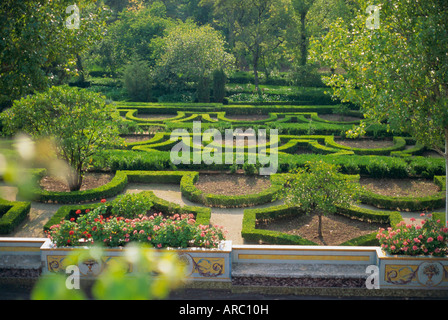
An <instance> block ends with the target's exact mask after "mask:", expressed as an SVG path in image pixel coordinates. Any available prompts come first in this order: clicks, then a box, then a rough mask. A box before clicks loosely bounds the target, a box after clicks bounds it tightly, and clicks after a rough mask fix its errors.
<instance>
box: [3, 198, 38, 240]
mask: <svg viewBox="0 0 448 320" xmlns="http://www.w3.org/2000/svg"><path fill="white" fill-rule="evenodd" d="M30 209H31V202H23V201H7V200H4V199H0V234H8V233H11V232H13V231H14V229H15V228H16V227H17V226H18V225H19V224H20V223H21V222H23V221H24V220H25V219H26V217H27V216H28V214H29V212H30Z"/></svg>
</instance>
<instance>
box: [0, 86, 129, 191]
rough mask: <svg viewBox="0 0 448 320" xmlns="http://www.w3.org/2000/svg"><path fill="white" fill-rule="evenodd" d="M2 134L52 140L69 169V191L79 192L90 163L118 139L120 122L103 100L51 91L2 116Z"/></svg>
mask: <svg viewBox="0 0 448 320" xmlns="http://www.w3.org/2000/svg"><path fill="white" fill-rule="evenodd" d="M1 120H3V123H4V128H3V130H4V131H5V132H6V133H7V134H9V135H12V134H17V133H19V132H25V133H27V134H29V135H30V136H31V137H32V138H33V139H47V138H48V139H53V140H54V142H55V143H54V145H55V146H56V154H57V155H58V157H59V158H60V159H62V160H64V161H66V162H67V163H68V164H69V165H70V167H71V168H72V170H71V172H68V173H67V182H68V185H69V188H70V190H71V191H75V190H79V189H80V187H81V184H82V179H83V174H84V171H85V170H86V168H87V165H88V161H89V159H90V158H91V157H92V156H93V155H95V154H97V153H98V152H100V151H101V150H103V149H105V148H107V147H111V146H112V145H113V144H114V143H117V141H120V139H119V132H118V127H119V124H120V122H121V119H120V117H119V115H118V113H117V112H116V110H115V108H114V107H113V106H112V105H108V104H106V102H105V99H104V98H103V97H102V96H101V95H99V94H97V93H93V92H90V91H88V90H85V89H78V88H71V87H67V86H60V87H52V88H50V89H49V90H48V91H46V92H42V93H37V94H35V95H31V96H28V97H25V98H22V99H20V100H16V101H14V103H13V106H12V107H11V108H9V109H7V110H6V111H4V112H3V113H2V114H1Z"/></svg>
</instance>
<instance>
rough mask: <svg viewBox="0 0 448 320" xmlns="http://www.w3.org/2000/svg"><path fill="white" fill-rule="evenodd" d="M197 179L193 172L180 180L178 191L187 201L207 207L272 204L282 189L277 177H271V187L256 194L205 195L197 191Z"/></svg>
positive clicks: (197, 174) (195, 173)
mask: <svg viewBox="0 0 448 320" xmlns="http://www.w3.org/2000/svg"><path fill="white" fill-rule="evenodd" d="M198 178H199V173H197V172H193V173H190V174H189V175H185V176H184V177H183V178H182V181H181V184H180V189H181V192H182V195H183V196H185V197H186V198H187V199H188V200H190V201H192V202H196V203H201V204H204V205H206V206H209V207H224V208H235V207H248V206H254V205H260V204H265V203H269V202H272V201H274V200H275V199H276V195H277V193H278V192H279V191H280V189H281V188H282V186H281V184H280V179H279V177H278V175H271V183H272V185H271V186H270V187H269V188H267V189H265V190H263V191H260V192H258V193H254V194H247V195H241V196H227V195H216V194H210V193H208V194H207V193H205V192H203V191H201V190H199V189H198V188H197V187H196V186H195V183H196V182H197V180H198Z"/></svg>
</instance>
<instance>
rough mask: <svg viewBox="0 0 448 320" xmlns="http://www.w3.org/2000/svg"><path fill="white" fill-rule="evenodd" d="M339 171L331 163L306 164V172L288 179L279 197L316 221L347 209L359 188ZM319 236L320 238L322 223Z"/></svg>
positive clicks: (298, 170)
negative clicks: (313, 217)
mask: <svg viewBox="0 0 448 320" xmlns="http://www.w3.org/2000/svg"><path fill="white" fill-rule="evenodd" d="M338 171H339V167H338V166H336V165H334V164H331V163H326V162H323V161H318V162H307V163H306V164H305V168H298V169H297V170H295V171H294V172H293V173H292V174H291V175H289V176H288V177H287V179H286V181H285V189H283V190H284V191H283V193H282V196H283V197H284V198H285V202H286V204H288V205H292V206H296V207H298V208H300V210H302V211H304V212H306V213H307V214H309V213H317V214H318V216H319V217H321V216H322V215H327V214H329V213H336V212H337V211H338V209H339V208H347V207H349V206H350V205H351V203H352V202H353V201H354V199H355V198H356V196H357V194H358V192H359V191H358V186H357V184H356V183H353V182H352V181H349V180H348V179H347V177H345V176H344V175H342V174H340V173H339V172H338ZM318 233H319V236H320V237H322V229H321V219H319V230H318Z"/></svg>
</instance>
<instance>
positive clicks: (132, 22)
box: [86, 2, 173, 74]
mask: <svg viewBox="0 0 448 320" xmlns="http://www.w3.org/2000/svg"><path fill="white" fill-rule="evenodd" d="M172 24H173V21H172V20H171V19H169V18H167V17H166V8H165V6H164V5H163V3H161V2H154V3H153V4H151V5H150V6H147V7H146V6H144V5H143V4H141V5H139V6H137V7H129V8H128V9H125V10H123V11H122V12H121V13H119V14H118V19H117V20H116V21H115V22H113V23H111V24H110V25H109V27H108V31H107V33H106V35H105V36H104V38H103V39H102V41H101V42H99V43H98V44H97V45H96V46H95V47H94V48H93V49H92V50H91V52H90V53H89V54H88V55H87V56H86V58H87V59H88V61H89V64H90V65H93V64H97V65H99V66H100V67H103V68H104V69H105V70H107V71H109V72H111V73H113V74H114V73H117V72H119V71H122V68H123V66H125V65H126V64H127V63H128V62H131V61H132V60H134V59H141V60H145V61H146V62H147V63H148V64H149V65H150V66H153V65H154V63H155V52H156V51H157V49H158V45H157V41H154V42H153V40H154V39H157V38H158V37H163V36H164V34H165V30H166V29H167V28H168V27H169V26H171V25H172Z"/></svg>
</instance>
